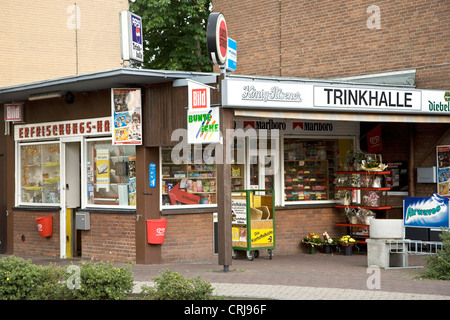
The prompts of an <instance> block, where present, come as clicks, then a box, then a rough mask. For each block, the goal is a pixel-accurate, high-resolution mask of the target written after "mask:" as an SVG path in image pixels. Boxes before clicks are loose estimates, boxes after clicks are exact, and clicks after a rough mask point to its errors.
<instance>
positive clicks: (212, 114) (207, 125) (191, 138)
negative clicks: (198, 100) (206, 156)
mask: <svg viewBox="0 0 450 320" xmlns="http://www.w3.org/2000/svg"><path fill="white" fill-rule="evenodd" d="M187 121H188V123H187V131H188V143H189V144H197V143H220V112H219V107H214V108H210V109H209V110H206V111H203V112H188V119H187Z"/></svg>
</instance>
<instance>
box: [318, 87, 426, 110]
mask: <svg viewBox="0 0 450 320" xmlns="http://www.w3.org/2000/svg"><path fill="white" fill-rule="evenodd" d="M314 107H339V108H343V109H344V108H352V110H364V111H376V110H383V111H385V110H389V111H392V110H395V111H396V112H402V111H412V110H415V111H420V109H421V108H420V107H421V95H420V91H417V90H395V89H390V90H388V89H373V88H360V87H354V88H353V87H321V86H314Z"/></svg>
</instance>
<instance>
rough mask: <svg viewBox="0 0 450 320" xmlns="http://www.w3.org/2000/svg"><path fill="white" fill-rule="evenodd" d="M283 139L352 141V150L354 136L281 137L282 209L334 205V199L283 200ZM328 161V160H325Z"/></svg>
mask: <svg viewBox="0 0 450 320" xmlns="http://www.w3.org/2000/svg"><path fill="white" fill-rule="evenodd" d="M285 139H299V140H305V139H306V140H307V139H314V140H344V139H345V140H352V142H353V148H355V146H356V145H355V144H356V142H357V140H356V136H353V135H336V136H330V135H323V136H322V135H321V136H313V135H295V134H285V135H282V136H281V145H280V150H281V156H280V157H281V160H280V170H281V175H280V176H281V181H280V185H279V187H280V188H279V193H280V195H282V196H281V205H282V206H284V207H289V206H298V205H303V206H305V205H314V204H335V203H337V200H334V199H327V200H303V201H301V200H298V201H286V200H285V198H284V189H285V184H284V181H285V174H284V161H285V159H284V145H285V144H284V141H285ZM327 160H328V159H327ZM329 185H330V182H328V186H329Z"/></svg>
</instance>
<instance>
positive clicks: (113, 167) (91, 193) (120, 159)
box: [85, 139, 136, 207]
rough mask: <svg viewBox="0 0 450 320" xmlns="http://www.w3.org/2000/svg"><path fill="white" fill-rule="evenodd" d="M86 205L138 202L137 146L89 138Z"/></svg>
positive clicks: (133, 205)
mask: <svg viewBox="0 0 450 320" xmlns="http://www.w3.org/2000/svg"><path fill="white" fill-rule="evenodd" d="M86 149H87V152H86V154H87V158H86V168H85V170H86V181H87V205H89V206H90V205H101V206H105V205H113V206H120V207H135V206H136V147H135V146H132V145H131V146H130V145H114V146H113V145H112V142H111V139H107V140H96V141H87V143H86Z"/></svg>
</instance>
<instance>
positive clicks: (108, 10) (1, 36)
mask: <svg viewBox="0 0 450 320" xmlns="http://www.w3.org/2000/svg"><path fill="white" fill-rule="evenodd" d="M75 3H76V6H77V7H78V10H77V12H78V13H79V15H78V17H79V19H78V22H79V24H78V28H77V27H76V26H77V24H76V21H77V19H75V8H74V4H75ZM122 10H128V0H45V1H30V0H4V1H2V8H1V14H0V46H1V49H0V87H5V86H11V85H15V84H20V83H29V82H34V81H39V80H46V79H53V78H59V77H64V76H73V75H77V74H85V73H90V72H96V71H104V70H110V69H116V68H120V67H121V62H122V60H121V52H120V27H119V12H120V11H122Z"/></svg>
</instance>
